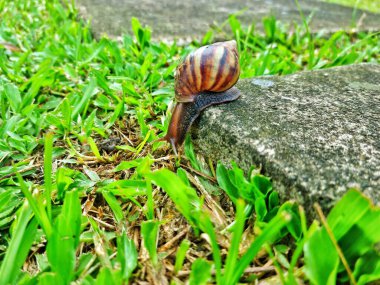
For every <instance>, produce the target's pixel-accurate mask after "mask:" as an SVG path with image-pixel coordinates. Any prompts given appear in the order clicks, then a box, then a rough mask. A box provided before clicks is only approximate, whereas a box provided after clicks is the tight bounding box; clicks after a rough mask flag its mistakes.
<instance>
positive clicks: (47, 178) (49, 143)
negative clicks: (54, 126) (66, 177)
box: [44, 133, 53, 221]
mask: <svg viewBox="0 0 380 285" xmlns="http://www.w3.org/2000/svg"><path fill="white" fill-rule="evenodd" d="M52 164H53V134H52V133H48V134H47V135H46V138H45V150H44V185H45V200H46V208H47V215H48V218H49V220H50V221H51V192H52V188H53V186H52V184H53V182H52V175H53V171H52Z"/></svg>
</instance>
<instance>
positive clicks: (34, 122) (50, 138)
mask: <svg viewBox="0 0 380 285" xmlns="http://www.w3.org/2000/svg"><path fill="white" fill-rule="evenodd" d="M62 2H63V3H64V4H61V1H58V0H52V1H44V0H35V1H27V0H17V1H7V0H0V19H1V23H0V217H1V218H0V284H52V283H53V282H55V283H56V284H69V283H72V284H127V283H131V284H147V283H143V282H148V283H151V284H185V283H186V282H189V284H210V283H211V284H236V283H238V282H240V283H252V282H255V281H254V280H266V281H268V282H273V284H278V283H284V284H297V283H299V282H310V283H311V284H336V283H347V282H351V283H352V284H366V283H367V282H369V281H372V280H378V279H380V258H379V250H378V248H376V247H375V245H376V243H378V242H379V241H380V232H379V229H380V224H379V223H380V210H379V208H378V207H374V206H373V205H372V204H371V202H370V201H369V200H368V199H367V198H365V197H364V196H362V195H361V194H360V193H359V192H357V191H356V190H351V191H349V192H348V193H347V194H346V196H345V197H344V198H343V199H342V200H341V201H340V202H339V203H338V204H337V206H336V207H335V208H334V209H333V210H332V212H331V213H330V214H329V215H328V213H322V211H321V210H320V208H319V207H318V205H316V207H315V208H316V213H317V216H318V220H313V221H307V218H306V217H305V214H304V210H303V208H302V207H301V206H299V205H297V204H296V203H295V202H294V201H286V202H280V201H281V200H280V197H278V194H277V192H276V189H273V187H272V183H271V180H270V178H269V177H265V176H263V175H261V174H260V171H259V169H258V168H254V167H253V168H252V170H251V171H250V172H249V173H244V172H243V170H241V169H240V168H239V166H238V165H237V164H235V163H234V162H231V164H230V165H223V164H221V163H219V162H216V161H210V160H207V159H204V158H202V157H200V156H199V155H197V154H196V151H195V150H194V149H193V147H192V144H191V139H190V137H188V138H187V139H186V142H185V145H184V148H183V150H182V154H181V156H179V157H177V156H175V155H174V153H173V151H172V150H171V148H170V146H169V145H168V144H166V143H164V142H160V141H157V139H159V138H162V137H163V136H164V135H165V133H166V130H167V127H168V123H169V119H170V112H169V111H167V110H168V106H169V105H170V104H171V102H172V100H173V98H174V76H173V75H174V70H175V68H176V67H177V65H178V62H179V60H180V59H181V58H182V57H183V56H185V55H186V54H188V53H189V52H190V51H192V50H194V49H196V48H197V47H199V46H201V45H204V44H208V43H211V42H212V41H213V31H212V30H210V31H208V32H207V33H205V36H204V38H203V39H202V41H201V42H197V41H194V42H192V43H191V44H189V45H187V46H183V47H179V46H177V45H176V44H175V43H173V44H165V43H163V42H154V41H152V40H151V30H150V28H149V27H143V26H141V25H140V23H139V21H138V19H133V20H132V22H131V25H132V30H133V34H132V35H124V36H123V37H122V39H121V40H119V41H117V40H113V39H109V38H106V37H103V38H101V39H94V37H93V36H92V33H91V27H90V25H89V23H87V22H84V21H83V20H81V19H80V18H79V16H78V11H77V9H76V7H75V6H74V4H72V3H71V2H69V1H62ZM227 23H228V24H229V25H230V27H231V29H232V33H233V35H232V37H233V38H235V39H236V41H237V42H238V48H239V53H240V64H241V71H242V72H241V78H247V77H253V76H259V75H268V74H276V75H283V74H291V73H295V72H299V71H302V70H313V69H322V68H328V67H333V66H339V65H346V64H354V63H361V62H372V63H380V41H379V39H380V37H379V34H368V33H359V34H352V33H347V32H343V31H342V32H336V33H334V34H332V35H329V36H326V35H319V34H310V33H309V30H308V28H307V23H305V25H300V26H292V27H287V26H284V25H282V24H281V23H279V22H278V21H276V19H274V18H267V19H264V27H265V33H264V34H259V33H257V32H256V31H255V29H254V25H252V26H250V27H242V26H241V24H240V23H239V21H238V20H237V19H236V18H235V17H234V16H231V17H230V18H229V19H228V22H227ZM327 215H328V216H327ZM343 217H344V218H343ZM353 237H354V238H353ZM353 240H355V242H352V241H353ZM73 282H75V283H73Z"/></svg>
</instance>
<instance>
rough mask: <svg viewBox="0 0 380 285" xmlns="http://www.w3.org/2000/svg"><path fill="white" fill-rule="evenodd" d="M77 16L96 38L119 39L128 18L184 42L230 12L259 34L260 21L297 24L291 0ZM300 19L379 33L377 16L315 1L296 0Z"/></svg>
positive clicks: (110, 8) (110, 7) (126, 5)
mask: <svg viewBox="0 0 380 285" xmlns="http://www.w3.org/2000/svg"><path fill="white" fill-rule="evenodd" d="M76 2H77V4H78V6H79V8H80V11H81V13H82V15H83V16H84V17H85V18H88V19H91V21H92V27H93V29H92V30H93V32H94V33H95V35H96V36H98V37H99V36H100V35H101V34H103V33H107V34H108V35H111V36H120V35H122V34H123V33H130V32H131V28H130V26H131V24H130V23H131V17H137V18H138V19H139V20H140V21H141V22H142V23H143V24H144V25H148V26H150V27H151V28H152V30H153V33H152V37H153V38H154V39H161V40H169V41H171V40H173V39H174V38H176V39H180V40H184V41H185V42H187V41H189V40H191V39H192V38H201V37H202V36H203V35H204V34H205V33H206V32H207V30H208V29H209V28H210V27H211V26H212V25H213V24H217V25H220V24H221V23H223V22H224V21H225V20H226V19H227V18H228V15H230V14H232V13H239V12H242V13H241V14H240V15H239V16H238V18H239V19H240V20H241V21H242V23H243V24H244V25H246V26H248V25H250V24H252V23H255V25H256V26H257V29H258V30H262V18H263V17H265V16H270V15H273V16H275V17H276V18H277V19H279V20H281V21H282V22H284V23H292V22H293V21H294V20H296V21H298V22H301V17H300V12H299V9H298V8H297V6H296V5H295V1H294V0H276V1H274V0H256V1H245V0H188V1H173V0H161V1H157V0H139V1H135V0H76ZM299 4H300V8H301V10H302V12H303V14H304V16H305V17H310V16H311V17H312V20H311V23H310V26H311V29H312V30H313V31H321V30H324V31H326V32H329V33H330V32H334V31H337V30H340V29H351V28H352V27H353V26H354V25H355V23H359V29H360V30H371V31H373V30H376V31H379V30H380V15H376V14H372V13H369V12H364V11H362V10H357V11H356V12H355V11H354V10H353V9H351V8H348V7H343V6H340V5H336V4H331V3H325V2H321V1H317V0H299Z"/></svg>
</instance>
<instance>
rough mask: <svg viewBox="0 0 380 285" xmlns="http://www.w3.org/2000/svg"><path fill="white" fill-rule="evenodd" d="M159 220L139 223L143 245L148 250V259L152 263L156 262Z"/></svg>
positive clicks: (155, 263)
mask: <svg viewBox="0 0 380 285" xmlns="http://www.w3.org/2000/svg"><path fill="white" fill-rule="evenodd" d="M158 228H159V222H157V221H144V222H143V223H142V224H141V235H142V237H143V239H144V246H145V248H146V249H147V250H148V252H149V256H150V259H151V261H152V264H153V265H157V263H158V255H157V238H158Z"/></svg>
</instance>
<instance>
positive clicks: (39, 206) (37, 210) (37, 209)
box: [16, 173, 53, 239]
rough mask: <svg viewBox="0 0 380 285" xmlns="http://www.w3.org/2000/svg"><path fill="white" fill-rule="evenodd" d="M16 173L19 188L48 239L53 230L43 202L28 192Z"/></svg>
mask: <svg viewBox="0 0 380 285" xmlns="http://www.w3.org/2000/svg"><path fill="white" fill-rule="evenodd" d="M16 175H17V178H18V181H19V183H20V188H21V191H22V193H23V194H24V196H25V198H26V199H27V200H28V202H29V205H30V207H31V208H32V210H33V213H34V215H35V216H36V219H37V220H38V223H39V224H40V226H41V227H42V229H43V230H44V232H45V235H46V237H47V238H48V239H49V237H50V236H51V234H52V232H53V229H52V225H51V223H50V220H49V217H48V215H47V213H46V211H45V207H44V205H43V202H42V201H40V200H38V199H35V198H34V197H33V196H32V193H30V191H29V189H28V186H26V184H25V182H24V180H23V179H22V177H21V175H20V173H16Z"/></svg>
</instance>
